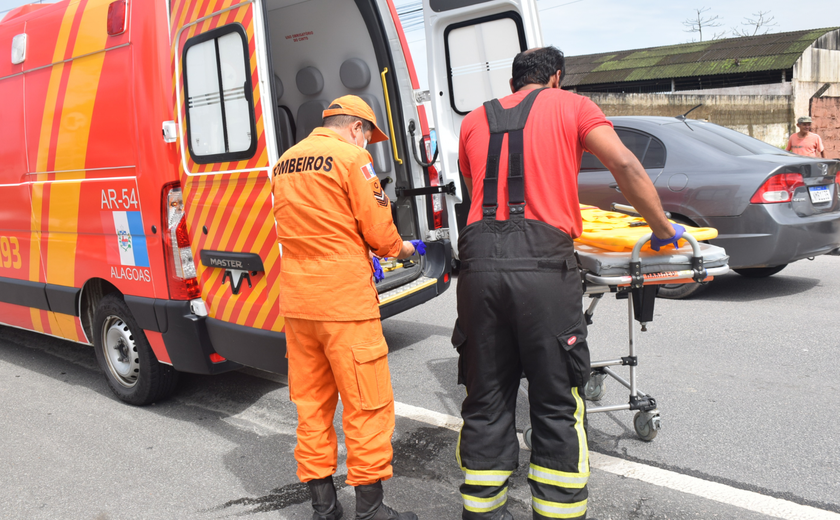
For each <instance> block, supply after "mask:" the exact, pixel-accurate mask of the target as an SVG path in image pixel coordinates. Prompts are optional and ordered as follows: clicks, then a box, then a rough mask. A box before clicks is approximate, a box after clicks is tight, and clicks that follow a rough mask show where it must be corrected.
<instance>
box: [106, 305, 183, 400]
mask: <svg viewBox="0 0 840 520" xmlns="http://www.w3.org/2000/svg"><path fill="white" fill-rule="evenodd" d="M92 330H93V346H94V349H95V351H96V360H97V362H98V363H99V367H100V368H101V369H102V371H103V372H105V379H106V380H107V381H108V386H110V387H111V390H112V391H113V392H114V394H116V396H117V397H118V398H120V400H122V401H125V402H126V403H129V404H133V405H146V404H151V403H153V402H155V401H159V400H161V399H165V398H167V397H169V396H170V395H171V394H172V392H173V391H174V390H175V385H176V384H177V382H178V372H176V371H175V369H173V368H172V367H171V366H168V365H163V364H161V363H160V362H159V361H158V360H157V358H156V357H155V354H154V352H153V351H152V347H151V346H150V345H149V340H148V339H146V335H145V334H144V333H143V329H141V328H140V327H139V326H138V325H137V322H136V321H135V320H134V316H132V315H131V311H130V310H129V308H128V305H126V303H125V301H123V299H122V298H121V297H120V296H119V295H117V294H108V295H106V296H105V297H103V298H102V300H101V301H100V302H99V306H98V307H97V309H96V313H95V314H94V318H93V327H92Z"/></svg>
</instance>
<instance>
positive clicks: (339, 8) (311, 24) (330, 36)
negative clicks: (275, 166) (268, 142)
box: [266, 0, 397, 201]
mask: <svg viewBox="0 0 840 520" xmlns="http://www.w3.org/2000/svg"><path fill="white" fill-rule="evenodd" d="M266 6H267V10H268V15H267V19H266V25H267V27H268V34H269V42H270V43H269V45H270V47H271V57H272V60H273V63H272V70H273V72H274V74H275V84H276V85H278V86H277V91H278V93H277V95H276V96H275V97H276V100H277V106H278V108H279V112H280V115H279V118H280V134H281V135H280V141H281V142H280V148H281V150H285V149H287V148H288V146H287V144H288V143H289V142H291V141H292V140H293V141H294V142H299V141H300V140H302V139H303V138H305V137H306V136H307V135H309V133H310V132H311V131H312V130H313V129H314V128H316V127H318V126H320V125H321V122H322V112H323V111H324V110H325V109H326V108H327V106H328V104H329V102H330V100H333V99H336V98H338V97H341V96H344V95H347V94H354V95H356V96H359V97H361V98H362V99H363V100H365V102H366V103H368V104H369V105H370V106H371V108H372V109H373V111H374V114H375V115H376V122H377V126H379V128H381V129H382V131H383V132H385V134H386V135H388V136H389V137H390V128H389V125H388V118H387V112H386V110H385V96H384V93H383V88H382V79H381V76H380V73H381V70H379V68H380V67H379V66H378V64H377V59H376V52H375V50H374V47H373V43H372V41H371V39H370V37H369V36H368V34H369V33H368V29H367V25H366V23H365V20H364V18H363V17H362V14H361V12H360V11H359V8H358V7H357V6H356V2H347V1H345V2H335V1H330V0H305V1H299V0H268V1H267V2H266ZM324 13H329V16H324ZM389 73H391V72H389ZM284 87H285V88H284ZM289 114H294V117H293V118H291V117H290V116H289ZM290 132H293V133H294V134H295V135H294V138H293V139H289V138H288V137H287V136H288V135H289V133H290ZM367 149H368V151H369V152H370V154H371V157H372V158H373V166H374V170H375V171H376V173H377V174H378V175H379V177H380V179H382V181H383V182H382V184H383V186H384V188H385V192H386V193H387V195H388V197H389V198H390V199H391V200H392V201H396V199H397V197H396V193H395V190H394V188H395V186H396V184H397V183H396V182H394V181H396V180H397V179H393V178H392V179H390V180H386V178H387V177H388V174H390V173H391V172H393V171H394V164H393V154H392V152H391V143H390V141H386V142H382V143H376V144H369V145H368V147H367Z"/></svg>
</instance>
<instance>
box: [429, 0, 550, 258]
mask: <svg viewBox="0 0 840 520" xmlns="http://www.w3.org/2000/svg"><path fill="white" fill-rule="evenodd" d="M423 15H424V16H425V19H426V48H427V55H428V67H429V91H430V93H431V102H432V111H433V113H434V116H435V125H436V128H435V129H436V132H437V139H438V146H439V147H440V160H441V167H442V170H443V171H442V172H441V174H442V176H443V178H442V179H441V181H440V183H441V184H442V185H443V184H448V183H450V182H454V184H455V186H456V190H455V191H456V193H455V194H454V195H447V196H446V205H447V212H448V214H449V220H450V237H451V240H452V247H453V250H454V251H455V254H456V256H457V252H458V229H457V228H458V226H457V224H456V218H455V215H456V213H455V211H456V208H455V205H456V204H459V203H461V202H462V200H463V199H465V198H466V196H465V194H462V193H461V181H460V178H459V172H458V134H459V132H460V130H461V121H462V120H463V118H464V116H465V115H467V114H468V113H469V112H470V111H472V110H474V109H476V108H478V107H480V106H481V105H482V104H483V103H484V102H485V101H489V100H491V99H493V98H498V97H503V96H506V95H508V94H510V93H511V92H510V83H509V80H510V77H511V74H510V73H511V64H512V63H513V58H514V56H516V54H518V53H519V52H521V51H524V50H526V49H529V48H531V47H539V46H541V45H542V32H541V29H540V24H539V18H538V15H537V5H536V0H423Z"/></svg>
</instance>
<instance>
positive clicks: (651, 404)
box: [523, 233, 729, 448]
mask: <svg viewBox="0 0 840 520" xmlns="http://www.w3.org/2000/svg"><path fill="white" fill-rule="evenodd" d="M652 236H653V235H652V233H648V234H646V235H644V236H642V237H641V238H639V240H638V241H637V242H636V244H635V246H634V247H633V251H632V252H631V255H630V263H629V271H630V272H629V273H628V274H623V275H618V276H599V275H596V274H593V273H589V272H585V271H584V272H582V276H583V284H584V295H586V296H588V297H589V298H590V299H591V300H592V301H591V302H590V304H589V306H588V307H587V309H586V311H584V318H585V319H586V323H587V325H591V324H592V316H593V315H594V313H595V308H596V306H597V305H598V302H599V301H600V300H601V298H602V297H603V296H604V294H606V293H615V294H616V298H619V299H621V298H626V299H627V321H628V347H629V352H628V355H627V356H626V357H619V358H615V359H606V360H602V361H592V362H591V363H590V366H591V377H590V380H589V382H588V383H587V384H586V385H585V386H584V388H583V394H584V395H583V397H584V398H585V399H586V400H587V401H590V402H597V401H600V399H601V397H602V396H603V395H604V383H605V380H606V378H607V377H610V378H612V379H614V380H616V381H618V382H619V383H620V384H621V385H622V386H624V387H625V388H627V389H628V390H630V397H629V400H628V402H627V403H624V404H616V405H597V406H590V405H588V404H587V406H586V413H603V412H616V411H622V410H630V411H636V414H635V416H634V417H633V427H634V429H635V430H636V434H637V435H638V436H639V438H641V439H642V440H644V441H652V440H653V439H654V438H655V437H656V435H657V433H658V432H659V429H660V427H661V423H660V412H659V409H658V408H657V405H656V399H654V398H653V397H652V396H650V395H648V394H646V393H645V392H643V391H642V390H640V389H639V387H638V384H637V372H638V356H637V355H636V328H635V325H634V323H633V321H634V320H635V321H639V322H640V323H641V325H642V327H641V329H642V331H643V332H644V331H646V330H647V328H646V325H647V323H648V322H649V321H651V320H652V319H653V301H654V299H655V296H656V292H655V291H656V288H655V287H653V286H655V285H660V284H666V283H674V282H680V283H708V282H709V281H711V279H712V278H713V277H715V276H720V275H723V274H726V273H727V272H729V265H728V264H725V265H722V266H715V267H708V268H707V267H704V265H703V254H702V252H701V249H700V244H699V243H698V241H697V240H696V239H695V238H694V237H693V236H691V235H690V234H689V233H684V234H683V236H682V238H684V239H685V240H686V241H687V242H688V243H689V244H690V245H691V249H692V256H691V264H692V265H691V269H679V270H676V271H666V272H658V273H646V274H644V273H642V269H641V250H642V247H643V246H644V245H645V244H646V243H647V242H649V241H650V239H651V237H652ZM619 366H626V367H628V369H629V376H628V378H627V379H625V378H624V377H622V376H621V375H619V374H618V373H617V372H616V371H615V370H614V368H615V367H619ZM526 392H527V391H526ZM523 437H524V441H525V444H526V445H527V446H528V447H529V448H530V447H531V428H528V429H526V430H525V432H524V435H523Z"/></svg>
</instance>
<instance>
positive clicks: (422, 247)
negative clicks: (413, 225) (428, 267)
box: [410, 240, 426, 256]
mask: <svg viewBox="0 0 840 520" xmlns="http://www.w3.org/2000/svg"><path fill="white" fill-rule="evenodd" d="M410 242H411V245H413V246H414V251H416V252H417V254H418V255H420V256H423V255H425V254H426V244H424V243H423V241H422V240H411V241H410Z"/></svg>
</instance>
